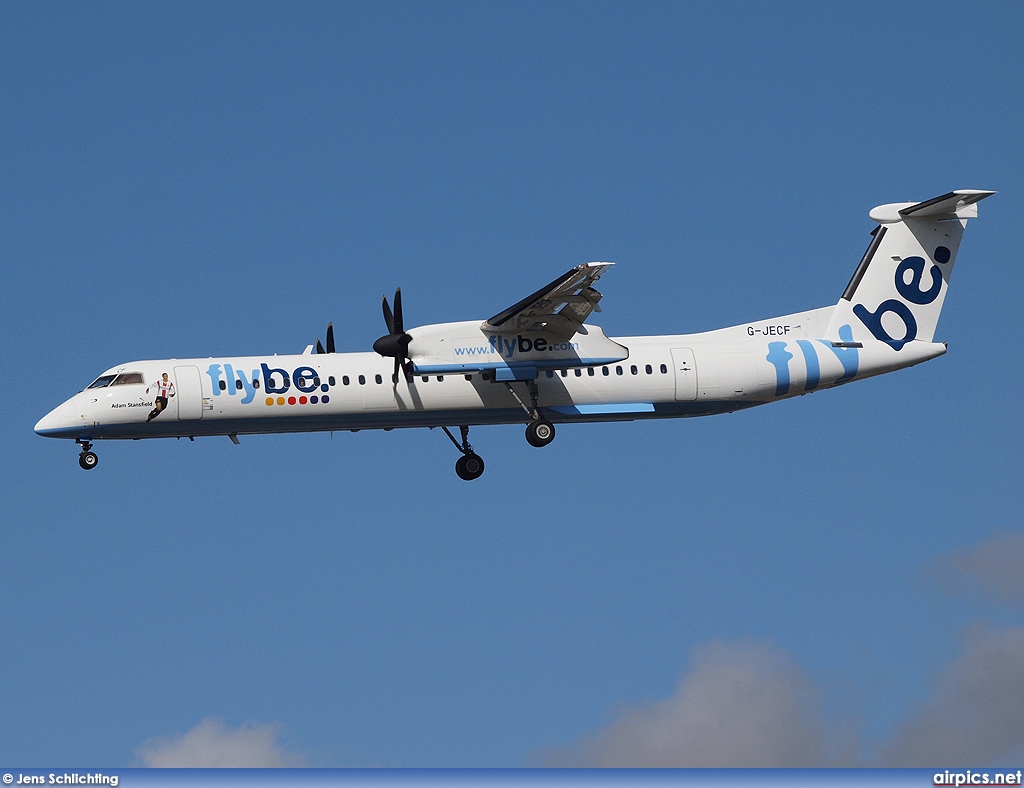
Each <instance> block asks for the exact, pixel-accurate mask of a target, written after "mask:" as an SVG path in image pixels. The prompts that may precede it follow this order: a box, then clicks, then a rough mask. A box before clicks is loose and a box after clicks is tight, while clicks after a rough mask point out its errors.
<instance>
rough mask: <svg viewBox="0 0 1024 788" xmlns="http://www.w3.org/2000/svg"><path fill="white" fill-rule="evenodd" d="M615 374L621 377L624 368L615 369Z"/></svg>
mask: <svg viewBox="0 0 1024 788" xmlns="http://www.w3.org/2000/svg"><path fill="white" fill-rule="evenodd" d="M615 374H616V375H621V374H622V367H615Z"/></svg>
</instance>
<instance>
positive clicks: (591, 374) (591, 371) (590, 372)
mask: <svg viewBox="0 0 1024 788" xmlns="http://www.w3.org/2000/svg"><path fill="white" fill-rule="evenodd" d="M587 374H588V375H590V377H594V368H593V367H587Z"/></svg>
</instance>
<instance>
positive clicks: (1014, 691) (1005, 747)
mask: <svg viewBox="0 0 1024 788" xmlns="http://www.w3.org/2000/svg"><path fill="white" fill-rule="evenodd" d="M1022 700H1024V628H1021V627H1015V628H1013V629H1007V630H1002V631H992V630H988V629H985V628H982V627H979V628H977V629H975V630H974V631H972V632H971V633H970V634H969V635H968V638H967V642H966V645H965V648H964V654H963V656H961V657H960V658H959V659H957V660H956V661H955V662H953V663H952V664H951V665H949V666H948V667H947V668H946V669H945V670H944V671H943V672H942V674H941V676H940V677H939V680H938V682H937V686H936V687H935V689H934V691H933V693H932V695H931V697H930V698H929V699H928V700H927V701H926V702H925V703H924V704H923V705H922V707H921V709H920V710H919V711H917V712H916V713H914V714H913V715H912V716H911V717H910V718H909V719H908V720H907V721H906V722H904V723H903V724H902V725H900V726H899V727H898V729H897V731H896V735H895V737H894V739H893V742H892V744H891V745H890V746H889V748H888V752H887V757H886V760H887V761H888V762H889V763H890V764H892V765H894V766H922V767H923V766H933V765H934V764H936V763H952V764H963V765H975V764H977V765H982V764H984V765H991V766H998V765H1001V764H1006V765H1013V764H1012V762H1019V761H1020V758H1021V756H1022V755H1024V702H1022Z"/></svg>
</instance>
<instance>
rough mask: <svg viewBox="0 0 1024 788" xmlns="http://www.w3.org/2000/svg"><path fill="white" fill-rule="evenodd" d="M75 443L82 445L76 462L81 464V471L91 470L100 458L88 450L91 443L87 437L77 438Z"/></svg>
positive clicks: (90, 447)
mask: <svg viewBox="0 0 1024 788" xmlns="http://www.w3.org/2000/svg"><path fill="white" fill-rule="evenodd" d="M75 443H77V444H78V445H79V446H81V447H82V453H81V454H79V455H78V464H79V465H81V466H82V470H83V471H91V470H92V469H93V468H95V467H96V464H97V463H98V462H99V461H100V458H99V457H97V456H96V454H95V453H94V452H92V451H90V450H91V449H92V444H91V443H90V442H89V441H88V440H87V439H83V438H78V439H77V440H76V441H75Z"/></svg>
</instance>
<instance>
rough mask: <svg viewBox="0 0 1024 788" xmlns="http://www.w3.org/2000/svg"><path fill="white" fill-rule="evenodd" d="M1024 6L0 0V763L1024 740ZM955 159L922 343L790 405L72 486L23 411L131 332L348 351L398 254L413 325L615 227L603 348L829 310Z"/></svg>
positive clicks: (210, 466)
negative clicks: (952, 257) (954, 231)
mask: <svg viewBox="0 0 1024 788" xmlns="http://www.w3.org/2000/svg"><path fill="white" fill-rule="evenodd" d="M1022 22H1024V10H1022V8H1021V6H1019V5H1018V4H1010V3H992V4H981V5H977V4H976V5H973V6H969V7H968V6H964V5H963V4H958V3H941V2H940V3H928V4H903V5H897V6H893V5H892V4H886V3H862V2H861V3H850V4H817V3H807V4H804V3H788V4H787V3H783V4H770V5H769V4H764V5H761V4H748V3H716V4H703V3H702V4H697V3H667V4H663V3H629V4H626V3H564V2H563V3H514V4H501V3H486V2H475V3H444V4H437V3H434V4H428V3H420V4H413V3H305V4H284V3H281V4H267V3H178V4H171V5H167V4H156V3H91V4H72V5H68V4H60V5H55V4H51V5H40V4H37V3H6V4H4V5H3V6H2V7H0V107H2V109H0V164H2V173H3V189H0V210H2V216H3V220H2V227H3V232H2V233H0V260H2V264H3V271H4V278H3V282H4V286H3V289H2V293H3V296H4V309H3V313H2V316H0V320H2V327H3V336H4V342H3V350H2V353H3V363H4V368H5V371H6V379H7V383H8V385H6V386H3V387H2V388H0V405H2V407H3V412H4V418H3V420H2V429H3V437H4V442H5V448H6V451H5V452H4V453H3V456H2V459H0V463H2V478H3V488H4V495H3V498H4V501H5V506H4V514H3V518H2V522H3V546H4V549H3V560H2V564H0V567H2V568H0V594H2V599H3V603H2V605H0V633H3V638H4V641H5V647H4V649H2V650H0V699H2V704H3V706H4V708H5V709H7V710H9V711H8V713H7V714H5V715H3V719H2V720H0V762H5V763H10V764H21V765H25V766H32V765H53V764H78V765H83V766H89V765H96V766H126V765H145V764H160V763H197V764H198V763H200V762H202V763H205V762H207V761H209V760H217V759H220V760H219V762H231V763H239V762H244V763H268V764H274V763H277V764H308V765H315V766H374V765H380V766H522V765H529V764H563V763H569V764H585V765H590V764H595V765H602V764H609V765H610V764H636V765H665V764H670V765H671V764H676V765H706V764H708V763H714V764H718V765H753V764H756V765H771V764H782V765H804V764H814V765H829V764H869V765H890V764H892V765H903V764H907V763H913V764H914V765H931V764H932V763H933V762H934V761H936V760H938V759H939V758H940V756H943V757H954V758H955V759H956V760H958V762H962V763H963V764H965V765H970V764H975V763H986V764H997V763H1003V762H1006V763H1011V762H1012V761H1013V760H1014V758H1016V759H1017V761H1019V760H1020V758H1021V757H1022V756H1024V713H1021V712H1019V711H1018V710H1017V706H1021V704H1019V703H1017V702H1016V701H1017V700H1019V699H1020V698H1021V697H1024V628H1022V627H1024V580H1021V579H1020V577H1018V575H1017V572H1019V567H1020V566H1021V565H1022V564H1021V562H1020V561H1019V560H1017V559H1021V560H1024V539H1022V537H1021V534H1022V532H1024V527H1022V526H1024V523H1022V522H1021V509H1022V506H1021V504H1022V491H1021V484H1020V482H1021V479H1022V471H1024V462H1022V457H1021V434H1022V433H1021V427H1022V423H1021V415H1020V392H1021V390H1022V388H1024V386H1022V384H1024V379H1022V378H1024V375H1022V372H1021V366H1020V364H1019V363H1017V361H1016V355H1017V353H1016V350H1015V341H1014V337H1015V336H1016V335H1017V333H1018V332H1019V326H1018V323H1019V312H1020V308H1019V301H1020V296H1019V294H1020V293H1021V292H1022V290H1024V272H1022V267H1021V265H1020V254H1021V253H1020V248H1021V243H1020V238H1021V233H1020V220H1019V217H1020V216H1021V214H1022V204H1021V194H1022V193H1024V177H1022V174H1021V173H1022V171H1024V168H1022V153H1021V151H1022V148H1021V140H1022V139H1024V101H1022V98H1024V91H1022V87H1024V85H1022V76H1021V75H1022V74H1024V55H1022V53H1021V48H1020V45H1019V31H1020V30H1021V25H1022ZM955 188H978V189H996V190H998V191H999V194H998V195H997V196H995V197H993V198H991V199H989V200H986V201H985V202H984V203H983V204H982V205H981V218H980V219H979V220H978V221H977V222H972V223H971V225H970V227H969V228H968V230H967V233H966V237H965V240H964V245H963V247H962V250H961V253H960V256H959V258H958V265H957V271H956V275H955V277H954V279H953V283H952V289H951V291H950V294H949V297H948V299H947V301H946V308H945V310H944V312H943V316H942V320H941V322H940V324H939V330H938V334H937V336H936V339H938V340H945V341H948V342H949V353H948V354H947V355H946V356H944V357H943V358H941V359H938V360H936V361H933V362H930V363H928V364H926V365H923V366H921V367H917V368H914V369H911V370H907V371H904V372H901V373H898V374H896V375H890V376H884V377H881V378H877V379H873V380H869V381H864V382H860V383H857V384H855V385H852V386H848V387H844V388H842V389H840V390H836V391H830V392H825V393H821V394H819V395H818V396H813V397H802V398H798V399H796V400H790V401H787V402H784V403H780V404H776V405H773V406H770V407H766V408H758V409H755V410H753V411H749V412H744V413H737V414H732V415H728V416H721V417H716V418H712V419H701V420H680V421H675V422H663V423H642V424H634V425H628V424H614V425H581V426H576V427H565V428H563V429H560V430H559V434H558V439H557V440H556V441H555V442H554V443H553V444H552V445H551V446H549V447H547V448H545V449H543V450H537V449H534V448H531V447H530V446H528V445H527V444H526V442H525V441H524V440H523V437H522V430H521V428H519V427H495V428H479V429H476V430H474V431H473V436H472V440H473V444H474V446H475V447H476V449H477V450H478V451H479V452H480V453H481V454H482V455H483V456H484V458H485V459H486V461H487V473H486V474H485V475H484V476H483V477H482V478H481V479H480V480H479V481H477V482H474V483H472V484H466V483H464V482H461V481H460V480H459V479H457V478H456V476H455V474H454V473H453V470H452V468H453V464H454V461H455V459H456V455H455V452H454V451H453V449H452V447H451V445H450V444H449V443H448V441H447V439H446V438H445V437H444V435H443V434H439V433H437V432H429V431H425V430H422V431H395V432H391V433H383V432H361V433H359V434H347V433H346V434H340V433H339V434H336V435H334V436H330V435H297V436H294V435H293V436H261V437H250V438H243V440H242V444H241V445H240V446H234V445H232V444H231V442H230V441H228V440H227V439H226V438H224V439H213V438H208V439H201V440H197V441H196V442H195V443H189V442H187V441H152V442H149V441H147V442H140V443H133V442H127V443H121V442H111V443H109V444H99V445H98V447H97V450H98V453H99V455H100V458H101V464H100V467H99V468H98V469H96V470H95V471H93V472H90V473H88V474H86V473H83V472H82V471H81V470H80V469H79V467H78V464H77V462H76V454H77V450H76V447H74V446H72V445H71V444H69V443H65V442H58V441H53V440H44V439H42V438H39V437H38V436H36V435H35V434H34V433H33V432H32V425H33V424H34V423H35V421H36V420H37V419H38V418H39V417H40V416H41V415H43V414H44V413H45V412H47V411H48V410H50V409H51V408H52V407H54V406H55V405H57V404H58V403H59V402H60V401H62V400H63V399H65V398H66V397H68V396H69V395H70V394H72V393H73V392H75V391H77V390H79V389H80V388H82V387H83V386H85V385H86V384H88V383H89V382H90V381H91V380H92V379H93V378H94V377H95V376H96V375H97V374H98V373H99V372H101V371H103V370H104V369H106V368H108V367H110V366H112V365H114V364H117V363H120V362H124V361H128V360H133V359H142V358H168V357H180V358H187V357H194V356H208V355H214V354H248V353H253V354H255V353H273V352H279V353H290V352H298V351H301V349H302V348H303V347H305V346H306V345H307V344H309V343H310V342H313V341H314V340H315V339H316V337H317V336H318V335H319V336H323V332H324V329H325V327H326V324H327V322H328V321H329V320H333V321H334V325H335V330H336V333H337V336H338V345H339V349H341V350H368V349H369V348H370V346H371V344H372V342H373V340H374V339H376V338H377V337H378V336H380V335H381V334H382V333H384V327H383V319H382V317H381V315H380V296H381V294H382V293H389V294H390V293H391V292H393V290H394V288H395V287H396V286H398V285H401V286H402V288H403V291H404V293H403V294H404V299H405V311H406V320H407V323H408V324H413V325H416V324H422V323H432V322H440V321H445V320H463V319H472V318H477V317H479V318H484V317H487V316H488V315H490V314H493V313H495V312H497V311H499V310H501V309H503V308H505V307H507V306H509V305H510V304H512V303H514V302H515V301H517V300H519V299H520V298H522V297H524V296H525V295H527V294H528V293H530V292H532V291H533V290H535V289H536V288H537V287H539V286H541V285H542V284H544V283H545V282H548V281H550V280H551V279H552V278H554V277H555V276H557V275H558V274H560V273H562V272H563V271H565V270H567V269H568V268H570V267H571V266H573V265H577V264H579V263H583V262H587V261H591V260H613V261H615V262H616V263H617V265H616V267H615V269H613V270H612V271H611V272H609V273H608V275H607V276H605V277H604V278H603V279H602V282H601V290H602V292H603V293H604V294H605V299H604V301H603V302H602V307H603V309H604V312H603V313H602V314H601V315H599V316H597V318H596V320H595V321H594V322H597V323H598V324H599V325H601V326H602V327H603V328H604V329H605V331H606V332H607V333H608V334H609V335H610V336H615V335H634V334H645V333H682V332H689V331H700V330H705V329H710V328H716V327H720V326H725V325H731V324H734V323H739V322H743V321H746V320H754V319H759V318H764V317H767V316H770V315H776V314H785V313H788V312H792V311H796V310H800V309H805V308H812V307H818V306H825V305H828V304H832V303H834V302H835V301H836V300H837V299H838V297H839V295H840V294H841V293H842V291H843V288H844V287H845V285H846V283H847V281H848V279H849V277H850V275H851V274H852V272H853V269H854V268H855V266H856V264H857V261H858V260H859V259H860V256H861V254H862V253H863V251H864V248H865V247H866V245H867V241H868V233H869V232H870V230H871V229H872V227H873V225H872V223H871V221H870V220H869V219H868V216H867V213H868V211H869V210H870V209H871V208H872V207H874V206H875V205H879V204H882V203H887V202H893V201H902V200H917V199H927V198H930V197H933V196H936V195H938V194H941V193H943V192H946V191H949V190H951V189H955ZM1011 701H1012V702H1011ZM737 721H744V724H742V725H741V724H737ZM996 731H998V735H997V734H996V733H995V732H996ZM651 742H663V743H665V744H664V746H662V747H661V749H658V747H654V746H653V745H652V744H651ZM956 747H961V749H959V750H958V749H956ZM203 758H206V759H207V761H203Z"/></svg>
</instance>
